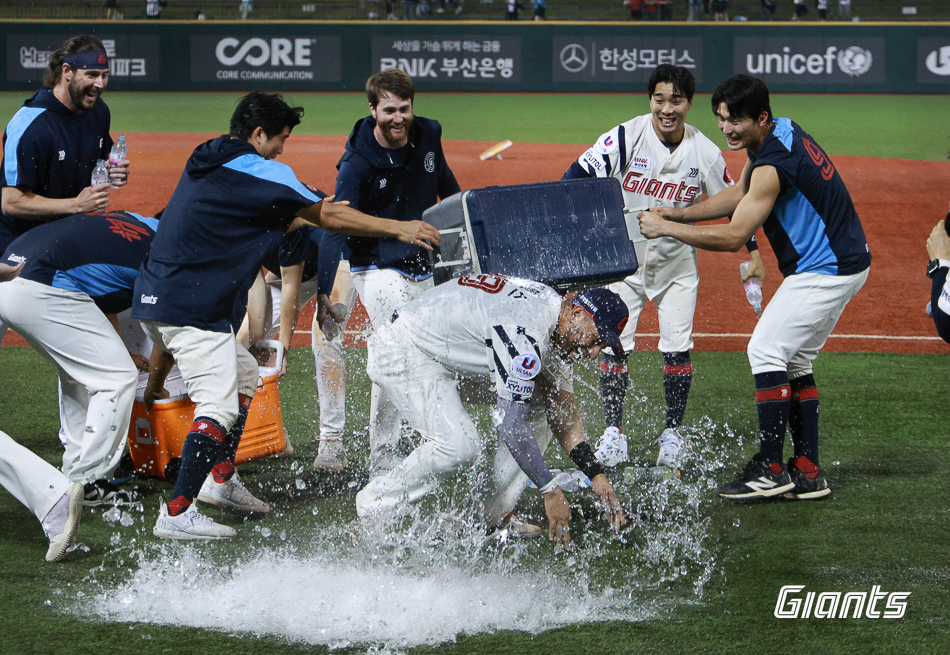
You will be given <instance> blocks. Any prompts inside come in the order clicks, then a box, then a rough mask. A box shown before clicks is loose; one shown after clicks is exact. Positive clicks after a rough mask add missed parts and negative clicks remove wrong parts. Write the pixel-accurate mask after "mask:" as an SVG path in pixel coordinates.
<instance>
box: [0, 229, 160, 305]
mask: <svg viewBox="0 0 950 655" xmlns="http://www.w3.org/2000/svg"><path fill="white" fill-rule="evenodd" d="M156 227H158V221H157V220H155V219H154V218H147V217H144V216H139V215H138V214H133V213H132V212H121V211H117V212H109V213H107V214H74V215H73V216H67V217H66V218H62V219H60V220H58V221H57V222H56V223H55V224H51V223H47V224H46V225H40V226H39V227H36V228H34V229H32V230H30V231H29V232H27V233H26V234H24V235H22V236H20V237H18V238H17V239H16V240H15V241H14V242H13V243H11V244H10V245H9V246H7V249H6V251H5V252H4V253H3V260H2V261H3V262H4V263H6V264H10V265H11V266H15V265H16V264H18V263H20V262H22V261H26V265H25V266H24V267H23V270H22V271H21V272H20V277H22V278H24V279H27V280H32V281H34V282H39V283H40V284H45V285H47V286H51V287H54V288H56V289H65V290H67V291H76V292H78V293H85V294H86V295H88V296H89V297H90V298H92V299H93V300H94V301H95V302H96V305H98V306H99V308H100V309H102V311H103V312H105V313H107V314H116V313H118V312H121V311H124V310H126V309H128V308H129V307H130V306H131V305H132V287H133V285H134V284H135V278H136V277H138V274H139V266H141V264H142V260H144V259H145V255H146V254H147V253H148V249H149V246H150V245H151V244H152V239H153V238H154V237H155V228H156Z"/></svg>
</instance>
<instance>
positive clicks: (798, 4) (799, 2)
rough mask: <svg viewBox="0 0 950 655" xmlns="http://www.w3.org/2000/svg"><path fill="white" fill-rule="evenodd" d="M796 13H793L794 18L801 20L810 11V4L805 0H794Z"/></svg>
mask: <svg viewBox="0 0 950 655" xmlns="http://www.w3.org/2000/svg"><path fill="white" fill-rule="evenodd" d="M794 2H795V13H794V14H792V20H801V19H802V18H803V17H804V16H805V14H807V13H808V4H806V1H805V0H794Z"/></svg>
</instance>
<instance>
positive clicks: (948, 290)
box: [937, 277, 950, 314]
mask: <svg viewBox="0 0 950 655" xmlns="http://www.w3.org/2000/svg"><path fill="white" fill-rule="evenodd" d="M947 279H948V281H947V283H946V284H944V285H943V289H941V290H940V298H939V300H937V307H939V308H940V311H942V312H943V313H944V314H950V277H948V278H947Z"/></svg>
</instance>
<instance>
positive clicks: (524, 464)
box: [498, 397, 554, 489]
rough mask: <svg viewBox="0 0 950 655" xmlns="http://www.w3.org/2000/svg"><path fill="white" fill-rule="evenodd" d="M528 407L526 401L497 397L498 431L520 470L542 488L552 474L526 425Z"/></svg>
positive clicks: (550, 478)
mask: <svg viewBox="0 0 950 655" xmlns="http://www.w3.org/2000/svg"><path fill="white" fill-rule="evenodd" d="M530 407H531V405H530V404H528V403H513V402H511V401H509V400H505V399H504V398H501V397H499V398H498V411H499V412H500V413H501V415H502V419H501V424H499V426H498V432H500V433H501V437H502V438H503V439H504V440H505V445H507V446H508V451H509V452H510V453H511V456H512V457H514V458H515V461H516V462H518V466H520V467H521V470H522V471H524V472H525V474H526V475H527V476H528V478H529V479H530V480H531V481H532V482H533V483H534V484H535V485H536V486H537V487H538V489H543V488H544V486H545V485H546V484H547V483H548V482H550V481H551V480H553V479H554V476H553V475H552V474H551V471H549V470H548V467H547V465H546V464H545V463H544V458H543V457H542V456H541V449H540V448H539V447H538V442H537V441H535V440H534V436H533V435H532V434H531V428H530V427H529V426H528V410H529V409H530Z"/></svg>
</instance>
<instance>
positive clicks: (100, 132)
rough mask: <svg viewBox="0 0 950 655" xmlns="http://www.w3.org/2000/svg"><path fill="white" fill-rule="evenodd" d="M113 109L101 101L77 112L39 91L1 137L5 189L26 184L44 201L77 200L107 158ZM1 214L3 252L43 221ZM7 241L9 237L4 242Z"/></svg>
mask: <svg viewBox="0 0 950 655" xmlns="http://www.w3.org/2000/svg"><path fill="white" fill-rule="evenodd" d="M109 123H110V114H109V108H108V107H107V106H106V103H105V102H103V100H102V98H99V99H98V100H97V101H96V104H94V105H93V106H92V109H89V110H88V111H85V112H83V113H82V114H74V113H73V112H71V111H70V110H69V109H67V108H66V106H65V105H63V103H61V102H60V101H59V100H57V99H56V96H54V95H53V92H52V91H51V90H50V89H40V90H39V91H37V92H36V93H35V94H34V95H33V97H32V98H30V99H29V100H27V101H26V102H25V103H23V107H21V108H20V110H19V111H18V112H17V113H16V114H15V115H14V116H13V118H12V119H11V120H10V122H9V123H8V124H7V129H6V131H5V132H4V133H3V164H2V165H3V186H5V187H8V186H25V187H29V188H30V189H31V190H32V191H33V192H34V193H36V194H38V195H41V196H44V197H46V198H57V199H58V198H75V197H76V196H78V195H79V192H80V191H82V190H83V189H85V188H86V187H87V186H89V185H90V182H91V179H92V169H93V168H95V165H96V160H97V159H108V157H109V151H110V150H111V149H112V137H110V136H109ZM56 218H59V217H50V218H48V219H46V220H40V221H25V220H22V219H18V218H13V217H12V216H4V215H3V214H2V213H0V248H3V247H5V246H6V245H7V243H9V241H10V240H12V238H14V237H15V236H17V235H20V234H23V233H24V232H26V231H27V230H28V229H31V228H33V227H36V226H37V225H40V224H42V223H46V222H49V221H51V220H56ZM5 237H6V238H5Z"/></svg>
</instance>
